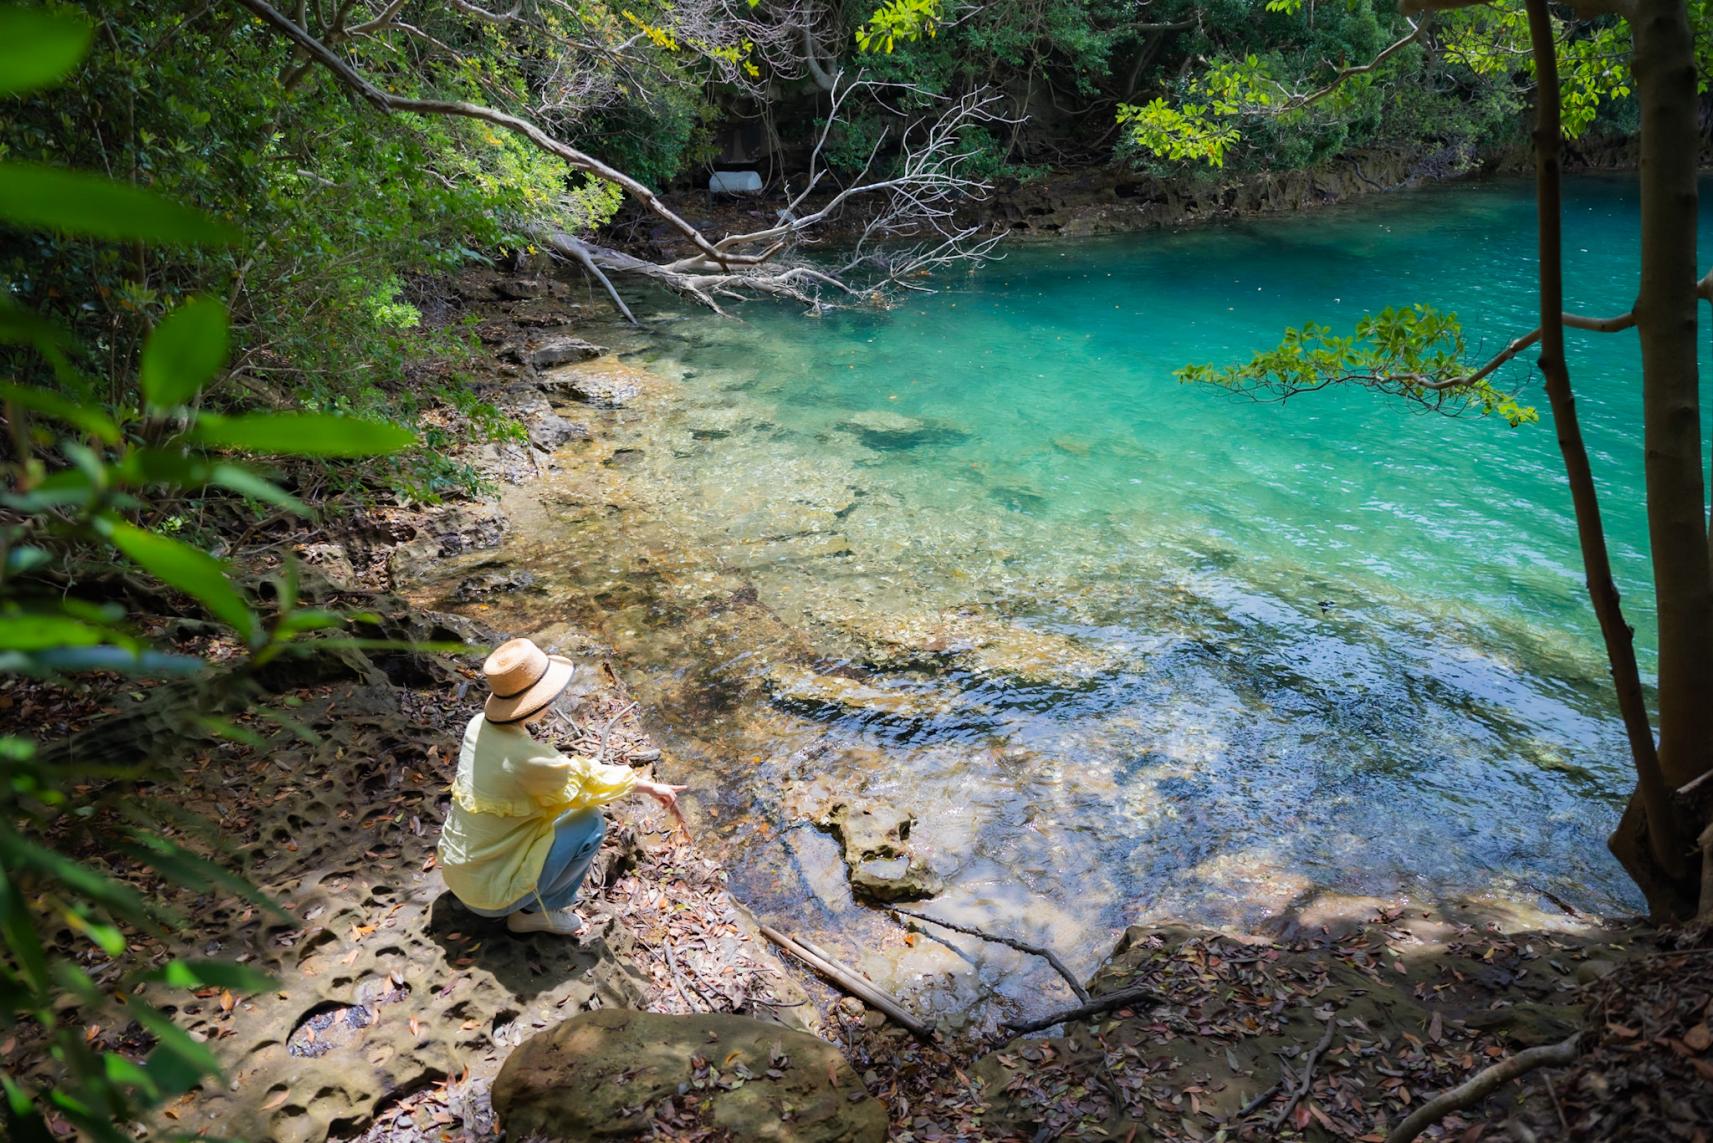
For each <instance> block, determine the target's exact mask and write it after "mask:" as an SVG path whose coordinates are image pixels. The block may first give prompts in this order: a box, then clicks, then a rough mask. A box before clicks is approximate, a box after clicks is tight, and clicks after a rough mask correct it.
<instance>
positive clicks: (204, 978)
mask: <svg viewBox="0 0 1713 1143" xmlns="http://www.w3.org/2000/svg"><path fill="white" fill-rule="evenodd" d="M143 979H144V980H158V981H160V982H161V983H162V984H170V985H172V986H173V987H174V988H209V987H213V988H230V989H232V990H233V991H235V992H263V991H265V990H267V989H269V988H272V987H273V986H274V983H275V982H274V979H273V978H272V977H270V976H268V975H267V974H266V973H261V972H257V971H256V970H255V969H253V968H249V967H247V966H245V965H241V964H237V963H234V962H233V961H229V960H172V961H168V962H167V963H166V964H164V965H162V966H161V967H160V968H157V969H155V970H153V971H152V972H149V973H148V974H146V975H145V976H144V977H143Z"/></svg>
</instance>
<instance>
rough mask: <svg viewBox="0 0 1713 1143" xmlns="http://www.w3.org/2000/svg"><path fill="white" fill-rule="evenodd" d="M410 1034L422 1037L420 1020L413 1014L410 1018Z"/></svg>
mask: <svg viewBox="0 0 1713 1143" xmlns="http://www.w3.org/2000/svg"><path fill="white" fill-rule="evenodd" d="M410 1034H411V1035H412V1036H415V1037H416V1038H418V1039H421V1038H422V1021H421V1020H418V1019H417V1018H416V1016H415V1015H414V1014H412V1016H411V1018H410Z"/></svg>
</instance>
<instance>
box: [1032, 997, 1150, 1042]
mask: <svg viewBox="0 0 1713 1143" xmlns="http://www.w3.org/2000/svg"><path fill="white" fill-rule="evenodd" d="M1164 999H1165V997H1163V996H1161V995H1160V994H1159V993H1158V992H1155V991H1154V990H1153V989H1152V988H1145V987H1141V986H1138V987H1136V988H1121V989H1119V990H1118V991H1117V992H1108V993H1107V994H1106V995H1104V996H1096V997H1095V998H1094V999H1092V1000H1090V1001H1089V1002H1088V1003H1087V1004H1079V1005H1077V1006H1076V1007H1075V1008H1067V1009H1065V1010H1064V1011H1063V1012H1054V1013H1053V1014H1052V1015H1050V1016H1043V1017H1041V1018H1040V1019H1039V1020H1024V1021H1022V1022H1021V1023H1016V1024H1014V1023H1012V1022H1011V1021H1009V1020H1007V1021H1006V1022H1005V1026H1006V1027H1007V1028H1009V1029H1011V1030H1012V1031H1013V1032H1015V1033H1017V1034H1018V1035H1019V1036H1021V1035H1024V1034H1026V1033H1029V1032H1039V1031H1040V1030H1041V1029H1043V1028H1051V1027H1052V1026H1053V1025H1054V1024H1064V1023H1067V1022H1068V1021H1071V1020H1082V1019H1084V1018H1086V1017H1089V1016H1096V1015H1099V1014H1100V1013H1102V1012H1110V1011H1112V1010H1113V1009H1114V1008H1123V1007H1124V1006H1125V1005H1127V1004H1130V1003H1132V1002H1133V1001H1137V1000H1154V1001H1162V1000H1164Z"/></svg>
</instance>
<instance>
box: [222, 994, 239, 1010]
mask: <svg viewBox="0 0 1713 1143" xmlns="http://www.w3.org/2000/svg"><path fill="white" fill-rule="evenodd" d="M236 1003H238V998H237V997H235V996H233V995H232V993H231V990H229V989H227V990H223V991H222V992H221V993H220V1011H222V1012H230V1011H232V1005H234V1004H236Z"/></svg>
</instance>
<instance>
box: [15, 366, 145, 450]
mask: <svg viewBox="0 0 1713 1143" xmlns="http://www.w3.org/2000/svg"><path fill="white" fill-rule="evenodd" d="M0 400H5V401H10V402H11V403H13V404H15V405H21V406H23V407H24V408H26V409H29V410H31V411H33V412H37V413H41V414H43V415H44V416H48V417H53V418H54V419H55V420H59V421H64V422H65V423H66V424H68V425H72V426H75V427H76V428H80V429H82V430H83V431H84V432H86V433H88V434H90V435H91V436H94V437H99V438H100V439H101V440H103V441H105V442H106V443H108V444H117V443H118V441H119V426H118V425H116V424H114V423H113V418H111V417H109V416H108V415H107V414H106V413H103V412H102V411H101V410H99V409H97V408H94V407H92V406H89V405H80V404H78V403H77V402H76V401H72V400H70V399H68V398H66V397H62V396H60V395H59V394H58V393H54V392H51V391H49V390H47V389H43V388H40V387H39V386H35V385H19V384H17V383H15V382H12V381H0Z"/></svg>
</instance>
